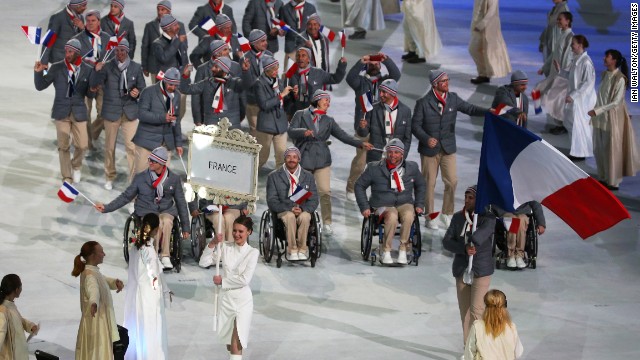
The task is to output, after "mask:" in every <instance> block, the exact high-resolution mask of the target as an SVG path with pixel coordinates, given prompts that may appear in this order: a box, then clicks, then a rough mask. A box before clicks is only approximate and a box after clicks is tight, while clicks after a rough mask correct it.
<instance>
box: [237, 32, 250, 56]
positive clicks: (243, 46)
mask: <svg viewBox="0 0 640 360" xmlns="http://www.w3.org/2000/svg"><path fill="white" fill-rule="evenodd" d="M238 44H240V50H242V52H249V51H251V44H250V43H249V39H247V38H246V37H244V36H242V34H240V33H238Z"/></svg>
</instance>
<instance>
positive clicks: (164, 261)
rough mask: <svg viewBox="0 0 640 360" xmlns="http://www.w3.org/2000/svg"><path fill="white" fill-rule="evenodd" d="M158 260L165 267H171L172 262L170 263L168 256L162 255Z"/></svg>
mask: <svg viewBox="0 0 640 360" xmlns="http://www.w3.org/2000/svg"><path fill="white" fill-rule="evenodd" d="M160 262H161V263H162V266H163V267H164V268H165V269H173V264H171V259H169V257H168V256H163V257H162V259H160Z"/></svg>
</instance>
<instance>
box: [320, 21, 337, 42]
mask: <svg viewBox="0 0 640 360" xmlns="http://www.w3.org/2000/svg"><path fill="white" fill-rule="evenodd" d="M320 32H321V33H322V35H324V36H326V37H327V39H329V41H331V42H333V40H335V39H336V33H334V32H333V30H331V29H329V28H328V27H326V26H324V25H322V26H320Z"/></svg>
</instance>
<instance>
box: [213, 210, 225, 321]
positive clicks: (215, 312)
mask: <svg viewBox="0 0 640 360" xmlns="http://www.w3.org/2000/svg"><path fill="white" fill-rule="evenodd" d="M222 216H223V214H222V204H218V230H220V232H222ZM217 235H218V234H216V236H217ZM222 236H223V240H224V234H222ZM220 248H221V246H220V243H217V244H216V252H217V253H218V257H217V259H216V276H220V256H221V255H222V254H221V249H220ZM219 297H220V285H217V286H216V293H215V298H214V299H213V331H218V298H219Z"/></svg>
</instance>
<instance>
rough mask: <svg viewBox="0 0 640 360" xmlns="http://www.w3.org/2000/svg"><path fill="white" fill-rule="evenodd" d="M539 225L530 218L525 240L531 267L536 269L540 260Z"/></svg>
mask: <svg viewBox="0 0 640 360" xmlns="http://www.w3.org/2000/svg"><path fill="white" fill-rule="evenodd" d="M537 226H538V224H537V223H536V221H535V218H534V217H530V218H529V227H528V228H527V239H526V240H525V241H526V243H525V246H524V249H525V253H526V254H527V256H528V258H529V267H531V268H532V269H535V268H536V265H537V264H536V260H537V259H538V231H537Z"/></svg>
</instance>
